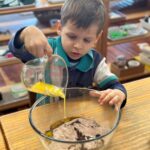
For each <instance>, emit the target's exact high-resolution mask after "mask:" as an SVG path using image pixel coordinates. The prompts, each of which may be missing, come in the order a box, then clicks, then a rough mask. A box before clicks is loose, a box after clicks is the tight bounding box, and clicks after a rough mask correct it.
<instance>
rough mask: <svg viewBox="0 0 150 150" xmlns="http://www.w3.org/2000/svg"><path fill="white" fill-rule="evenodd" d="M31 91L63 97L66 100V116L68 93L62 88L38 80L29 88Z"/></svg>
mask: <svg viewBox="0 0 150 150" xmlns="http://www.w3.org/2000/svg"><path fill="white" fill-rule="evenodd" d="M28 90H29V91H31V92H34V93H39V94H43V95H47V96H53V97H61V98H63V100H64V118H65V117H66V95H65V93H64V92H63V89H62V88H59V87H56V86H54V85H51V84H47V83H44V82H37V83H35V84H34V85H32V86H31V87H30V88H28Z"/></svg>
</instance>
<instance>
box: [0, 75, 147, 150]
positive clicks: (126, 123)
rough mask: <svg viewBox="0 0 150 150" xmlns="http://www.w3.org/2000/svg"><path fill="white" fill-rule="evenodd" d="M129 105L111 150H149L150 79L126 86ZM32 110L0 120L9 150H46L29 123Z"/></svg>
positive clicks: (112, 142)
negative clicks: (29, 114)
mask: <svg viewBox="0 0 150 150" xmlns="http://www.w3.org/2000/svg"><path fill="white" fill-rule="evenodd" d="M125 87H126V89H127V91H128V102H127V105H126V107H125V108H124V109H123V112H122V118H121V121H120V124H119V127H118V129H117V131H116V133H115V134H114V136H113V138H112V141H111V143H110V145H109V147H108V150H137V149H138V150H149V149H150V123H149V122H150V116H149V113H150V109H149V108H150V77H148V78H145V79H141V80H137V81H134V82H129V83H126V84H125ZM28 112H29V110H23V111H19V112H16V113H12V114H8V115H5V116H1V117H0V123H1V127H2V129H3V131H4V134H5V137H6V143H7V145H8V147H9V149H10V150H17V149H19V150H26V149H30V150H35V149H36V150H44V148H43V146H42V144H41V142H40V140H39V138H38V136H37V135H36V134H35V132H34V131H33V130H32V128H31V127H30V125H29V122H28Z"/></svg>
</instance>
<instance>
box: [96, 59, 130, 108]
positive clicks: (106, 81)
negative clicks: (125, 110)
mask: <svg viewBox="0 0 150 150" xmlns="http://www.w3.org/2000/svg"><path fill="white" fill-rule="evenodd" d="M94 81H95V82H96V83H97V85H98V87H99V88H100V89H101V90H107V89H118V90H121V91H122V92H123V93H124V94H125V99H124V101H123V103H122V105H121V107H124V106H125V104H126V99H127V92H126V89H125V88H124V86H123V85H122V84H121V83H120V82H119V81H118V77H117V76H116V75H115V74H113V73H111V72H110V69H109V67H108V65H107V64H106V63H105V58H103V59H102V60H101V61H100V63H99V65H98V66H97V69H96V72H95V75H94Z"/></svg>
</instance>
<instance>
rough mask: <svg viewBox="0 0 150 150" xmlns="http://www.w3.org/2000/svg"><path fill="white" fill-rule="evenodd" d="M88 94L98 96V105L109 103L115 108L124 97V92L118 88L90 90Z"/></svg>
mask: <svg viewBox="0 0 150 150" xmlns="http://www.w3.org/2000/svg"><path fill="white" fill-rule="evenodd" d="M90 95H92V96H94V97H99V99H98V102H99V103H100V105H103V104H106V103H108V104H109V105H115V109H116V110H118V108H119V107H120V106H121V104H122V102H123V100H124V99H125V94H124V93H123V92H122V91H121V90H118V89H107V90H104V91H91V92H90Z"/></svg>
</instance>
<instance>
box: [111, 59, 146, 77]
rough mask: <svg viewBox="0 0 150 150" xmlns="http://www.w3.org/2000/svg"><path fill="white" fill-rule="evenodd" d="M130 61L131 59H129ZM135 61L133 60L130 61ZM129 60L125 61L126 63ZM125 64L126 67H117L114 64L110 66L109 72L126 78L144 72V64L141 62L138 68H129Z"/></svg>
mask: <svg viewBox="0 0 150 150" xmlns="http://www.w3.org/2000/svg"><path fill="white" fill-rule="evenodd" d="M130 60H131V59H130ZM132 60H135V59H132ZM128 61H129V60H127V63H128ZM127 63H126V67H119V66H118V65H117V63H116V62H114V63H112V64H111V71H112V72H113V73H114V74H116V75H117V76H118V77H127V76H130V75H134V74H137V73H142V72H144V64H142V63H141V62H139V63H140V65H139V66H137V67H129V66H128V65H127Z"/></svg>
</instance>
